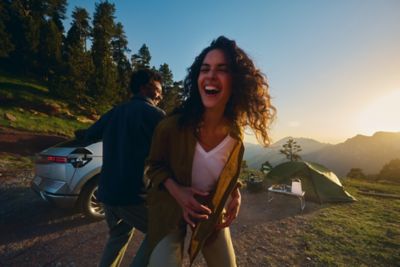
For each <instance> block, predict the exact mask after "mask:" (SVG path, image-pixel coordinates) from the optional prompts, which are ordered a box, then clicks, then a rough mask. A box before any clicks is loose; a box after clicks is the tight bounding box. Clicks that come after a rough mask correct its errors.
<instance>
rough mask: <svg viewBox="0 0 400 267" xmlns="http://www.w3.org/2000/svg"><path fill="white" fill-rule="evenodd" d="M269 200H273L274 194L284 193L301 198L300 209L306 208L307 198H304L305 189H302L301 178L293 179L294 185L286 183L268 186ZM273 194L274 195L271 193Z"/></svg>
mask: <svg viewBox="0 0 400 267" xmlns="http://www.w3.org/2000/svg"><path fill="white" fill-rule="evenodd" d="M267 193H268V202H271V201H272V200H273V199H274V198H273V196H272V195H273V194H283V195H287V196H294V197H297V198H298V199H299V200H300V209H301V211H303V210H304V208H305V207H306V200H305V198H304V195H305V193H306V192H305V191H303V190H302V187H301V180H300V179H299V178H295V179H292V185H291V186H290V185H285V184H277V185H272V186H270V187H269V188H268V192H267ZM270 194H272V195H270Z"/></svg>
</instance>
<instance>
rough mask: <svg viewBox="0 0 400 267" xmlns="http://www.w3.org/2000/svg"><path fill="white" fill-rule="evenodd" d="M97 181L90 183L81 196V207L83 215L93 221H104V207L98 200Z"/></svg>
mask: <svg viewBox="0 0 400 267" xmlns="http://www.w3.org/2000/svg"><path fill="white" fill-rule="evenodd" d="M97 189H98V185H97V179H93V180H91V181H89V182H88V183H87V184H86V185H85V186H84V188H83V189H82V192H81V194H80V197H79V198H80V199H79V205H80V208H81V210H82V211H83V213H84V214H85V215H86V216H88V217H89V218H91V219H95V220H101V219H104V207H103V204H102V203H100V202H99V201H98V199H97Z"/></svg>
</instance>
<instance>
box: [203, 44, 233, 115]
mask: <svg viewBox="0 0 400 267" xmlns="http://www.w3.org/2000/svg"><path fill="white" fill-rule="evenodd" d="M197 86H198V88H199V93H200V96H201V100H202V102H203V105H204V108H205V109H206V110H207V109H208V110H222V111H223V110H225V106H226V103H227V102H228V100H229V97H230V96H231V92H232V74H231V70H230V68H229V62H228V59H227V58H226V56H225V53H224V52H223V51H222V50H219V49H214V50H211V51H210V52H208V53H207V55H206V56H205V58H204V60H203V63H202V65H201V67H200V73H199V77H198V79H197Z"/></svg>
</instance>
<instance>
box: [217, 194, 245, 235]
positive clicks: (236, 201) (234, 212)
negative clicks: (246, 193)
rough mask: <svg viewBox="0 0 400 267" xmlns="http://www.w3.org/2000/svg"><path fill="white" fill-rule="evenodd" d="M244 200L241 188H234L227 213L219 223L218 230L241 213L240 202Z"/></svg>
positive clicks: (226, 225) (229, 223)
mask: <svg viewBox="0 0 400 267" xmlns="http://www.w3.org/2000/svg"><path fill="white" fill-rule="evenodd" d="M241 202H242V195H241V194H240V191H239V188H236V189H235V190H233V192H232V194H231V200H230V201H229V204H228V207H227V208H226V213H225V214H224V215H223V216H224V217H223V219H224V220H223V222H222V223H220V224H217V226H216V228H217V230H220V229H222V228H225V227H228V226H230V225H231V223H232V222H233V221H234V220H235V219H236V218H237V216H238V215H239V210H240V204H241Z"/></svg>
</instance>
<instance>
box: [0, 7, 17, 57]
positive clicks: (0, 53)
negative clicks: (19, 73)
mask: <svg viewBox="0 0 400 267" xmlns="http://www.w3.org/2000/svg"><path fill="white" fill-rule="evenodd" d="M9 20H10V17H9V3H8V2H3V1H0V40H1V42H0V58H6V57H8V56H9V53H10V52H11V51H13V50H14V45H13V43H12V41H11V35H10V33H9V32H7V30H6V25H7V23H8V21H9Z"/></svg>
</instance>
